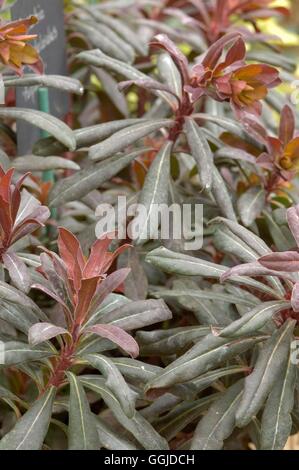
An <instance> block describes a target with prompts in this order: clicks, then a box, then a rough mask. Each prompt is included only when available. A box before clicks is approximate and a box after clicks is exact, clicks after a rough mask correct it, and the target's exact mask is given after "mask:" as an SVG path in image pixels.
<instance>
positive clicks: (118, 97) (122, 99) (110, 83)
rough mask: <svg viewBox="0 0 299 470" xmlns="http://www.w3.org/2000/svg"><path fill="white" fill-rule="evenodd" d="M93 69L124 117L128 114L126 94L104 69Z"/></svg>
mask: <svg viewBox="0 0 299 470" xmlns="http://www.w3.org/2000/svg"><path fill="white" fill-rule="evenodd" d="M93 71H94V73H95V75H96V76H97V78H98V79H99V80H100V82H101V85H102V87H103V89H104V90H105V93H106V94H107V96H109V98H110V100H111V101H112V103H113V104H114V106H115V107H116V108H117V109H118V111H119V112H120V113H121V114H123V115H124V116H125V117H127V116H128V115H129V109H128V103H127V99H126V96H125V95H124V94H123V93H121V92H120V91H119V89H118V83H117V81H116V80H115V79H114V78H113V77H112V76H111V75H110V74H109V73H108V72H106V70H103V69H99V68H96V67H94V68H93Z"/></svg>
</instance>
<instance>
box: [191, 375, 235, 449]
mask: <svg viewBox="0 0 299 470" xmlns="http://www.w3.org/2000/svg"><path fill="white" fill-rule="evenodd" d="M243 385H244V383H243V380H240V381H238V382H237V383H235V384H234V385H232V386H231V387H230V388H228V389H227V390H226V391H225V392H224V394H223V395H222V396H221V397H220V398H219V399H218V400H217V401H216V402H215V403H213V404H212V406H211V407H210V409H209V411H208V412H207V414H206V415H205V416H204V417H203V418H202V419H201V421H200V422H199V424H198V425H197V427H196V429H195V432H194V435H193V439H192V444H191V448H192V449H193V450H195V449H196V450H219V449H222V447H223V441H224V440H225V439H226V438H227V437H229V436H230V435H231V433H232V431H233V429H234V427H235V413H236V409H237V407H238V405H239V402H240V399H241V396H242V390H243Z"/></svg>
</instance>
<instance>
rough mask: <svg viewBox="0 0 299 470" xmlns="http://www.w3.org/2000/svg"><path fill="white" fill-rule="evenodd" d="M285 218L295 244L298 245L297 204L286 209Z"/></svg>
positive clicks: (298, 209)
mask: <svg viewBox="0 0 299 470" xmlns="http://www.w3.org/2000/svg"><path fill="white" fill-rule="evenodd" d="M287 220H288V224H289V227H290V230H291V232H292V234H293V237H294V238H295V240H296V243H297V246H299V205H297V206H295V207H290V208H289V209H288V210H287Z"/></svg>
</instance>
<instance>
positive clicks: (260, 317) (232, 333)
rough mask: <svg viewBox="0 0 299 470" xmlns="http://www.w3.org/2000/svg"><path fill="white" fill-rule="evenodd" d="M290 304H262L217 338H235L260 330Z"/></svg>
mask: <svg viewBox="0 0 299 470" xmlns="http://www.w3.org/2000/svg"><path fill="white" fill-rule="evenodd" d="M290 306H291V303H290V302H286V301H284V300H281V301H273V302H263V303H261V304H260V305H259V306H258V307H255V308H254V309H253V310H250V311H249V312H247V313H245V314H244V315H243V316H242V317H241V318H240V319H238V320H236V321H234V322H233V323H231V324H230V325H229V326H227V327H226V328H224V329H223V330H222V331H221V332H220V333H219V336H221V337H228V338H235V337H239V336H244V335H249V334H252V333H254V332H255V331H258V330H260V329H261V328H263V326H264V325H265V324H266V323H267V321H269V320H270V319H271V318H272V317H273V315H275V314H276V313H278V312H281V311H282V310H286V309H288V308H290Z"/></svg>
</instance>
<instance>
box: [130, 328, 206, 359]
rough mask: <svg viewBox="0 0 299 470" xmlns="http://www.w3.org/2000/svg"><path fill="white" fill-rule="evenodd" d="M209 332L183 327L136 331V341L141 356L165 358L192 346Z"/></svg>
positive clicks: (203, 329)
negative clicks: (139, 347)
mask: <svg viewBox="0 0 299 470" xmlns="http://www.w3.org/2000/svg"><path fill="white" fill-rule="evenodd" d="M209 331H210V328H209V327H204V326H184V327H179V328H169V329H167V330H154V331H138V332H137V334H136V340H137V342H138V344H139V345H140V346H141V349H140V354H141V355H143V356H151V355H162V356H167V355H171V354H176V353H178V352H179V351H180V350H181V349H183V348H185V347H186V346H188V345H190V344H193V343H194V342H195V341H196V340H198V339H199V338H202V337H203V336H206V335H207V334H208V333H209Z"/></svg>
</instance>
